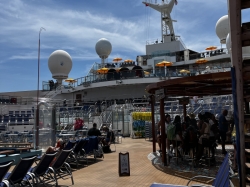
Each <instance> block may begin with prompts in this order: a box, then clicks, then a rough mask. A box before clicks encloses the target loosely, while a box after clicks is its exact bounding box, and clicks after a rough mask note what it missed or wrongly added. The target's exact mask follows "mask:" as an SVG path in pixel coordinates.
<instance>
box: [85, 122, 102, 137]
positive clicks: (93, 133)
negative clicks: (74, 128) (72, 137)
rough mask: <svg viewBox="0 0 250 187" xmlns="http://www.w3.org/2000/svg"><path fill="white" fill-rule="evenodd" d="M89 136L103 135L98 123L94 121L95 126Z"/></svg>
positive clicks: (90, 130)
mask: <svg viewBox="0 0 250 187" xmlns="http://www.w3.org/2000/svg"><path fill="white" fill-rule="evenodd" d="M88 136H101V132H100V130H99V129H97V124H96V123H93V127H92V128H91V129H89V131H88Z"/></svg>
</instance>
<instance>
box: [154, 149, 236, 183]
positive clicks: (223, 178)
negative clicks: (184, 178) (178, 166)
mask: <svg viewBox="0 0 250 187" xmlns="http://www.w3.org/2000/svg"><path fill="white" fill-rule="evenodd" d="M229 171H230V166H229V155H228V154H227V155H226V156H225V158H224V160H223V162H222V164H221V166H220V168H219V170H218V173H217V175H216V176H215V177H208V176H203V175H197V176H195V177H193V178H191V179H190V180H189V181H188V183H187V185H186V186H182V185H174V184H159V183H153V184H152V185H151V186H150V187H188V186H189V183H190V182H191V181H193V180H194V179H196V178H207V179H213V180H214V182H213V184H212V186H213V187H229V186H233V185H232V183H231V181H230V179H229ZM192 186H195V187H202V186H209V185H204V184H200V185H199V184H195V185H192Z"/></svg>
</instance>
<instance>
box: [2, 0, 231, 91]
mask: <svg viewBox="0 0 250 187" xmlns="http://www.w3.org/2000/svg"><path fill="white" fill-rule="evenodd" d="M152 1H153V2H155V0H152ZM158 2H161V0H158ZM0 7H1V11H0V26H1V28H0V72H1V73H0V92H11V91H25V90H36V89H37V61H38V60H37V59H38V57H37V56H38V34H39V30H40V27H44V28H45V29H46V31H42V33H41V60H40V85H41V82H42V81H47V80H50V79H52V76H51V73H50V71H49V69H48V58H49V56H50V54H51V53H52V52H53V51H55V50H57V49H62V50H65V51H67V52H68V53H69V54H70V55H71V57H72V60H73V67H72V70H71V72H70V73H69V77H72V78H80V77H83V76H85V75H86V74H87V73H88V71H89V68H90V67H91V65H92V64H93V63H94V62H100V61H101V60H100V59H99V57H98V55H97V54H96V52H95V44H96V42H97V41H98V40H99V39H100V38H107V39H108V40H109V41H110V42H111V44H112V52H111V55H110V56H109V61H112V59H113V58H114V57H121V58H123V59H128V58H129V59H134V60H135V58H136V56H137V55H143V54H145V43H146V41H147V40H154V39H157V38H159V39H160V36H161V29H160V28H161V27H160V14H159V13H158V12H156V11H154V10H152V9H150V8H149V7H145V5H144V4H142V1H141V0H91V1H87V0H84V1H83V0H71V1H69V0H42V1H38V0H1V1H0ZM226 14H227V0H216V1H201V0H188V1H186V0H178V5H177V6H175V7H174V9H173V12H172V19H175V20H177V23H174V28H175V33H176V35H179V36H181V38H182V40H183V41H184V43H185V45H186V47H187V48H189V49H193V50H196V51H200V52H201V51H204V49H205V48H206V47H208V46H210V45H215V46H220V42H219V39H218V37H217V36H216V33H215V24H216V22H217V20H218V19H219V18H220V17H222V16H223V15H226ZM224 47H225V46H224ZM40 88H41V86H40Z"/></svg>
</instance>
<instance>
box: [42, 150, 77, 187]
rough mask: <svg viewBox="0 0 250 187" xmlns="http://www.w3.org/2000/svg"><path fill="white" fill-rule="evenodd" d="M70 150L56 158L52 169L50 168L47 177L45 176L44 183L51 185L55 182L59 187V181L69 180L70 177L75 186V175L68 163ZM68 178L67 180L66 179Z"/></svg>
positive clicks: (63, 151)
mask: <svg viewBox="0 0 250 187" xmlns="http://www.w3.org/2000/svg"><path fill="white" fill-rule="evenodd" d="M71 151H72V149H70V150H62V151H61V152H60V153H59V156H58V157H57V158H56V160H55V161H54V163H53V164H52V166H51V167H49V170H48V172H47V173H46V176H44V182H47V183H51V182H54V183H55V185H56V186H58V179H60V178H61V179H67V178H68V176H69V177H70V178H71V181H72V185H73V184H74V179H73V174H72V171H71V167H70V165H69V164H68V163H67V162H66V160H67V158H68V157H69V154H70V153H71ZM65 177H66V178H65Z"/></svg>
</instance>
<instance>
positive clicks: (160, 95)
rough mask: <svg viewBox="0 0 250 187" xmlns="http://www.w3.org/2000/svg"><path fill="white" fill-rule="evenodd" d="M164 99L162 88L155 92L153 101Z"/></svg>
mask: <svg viewBox="0 0 250 187" xmlns="http://www.w3.org/2000/svg"><path fill="white" fill-rule="evenodd" d="M163 98H165V91H164V88H162V89H159V90H156V91H155V100H156V101H159V100H161V99H163Z"/></svg>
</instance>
